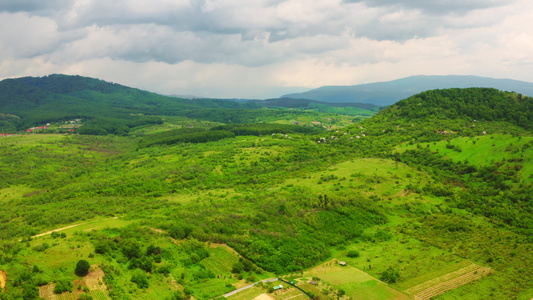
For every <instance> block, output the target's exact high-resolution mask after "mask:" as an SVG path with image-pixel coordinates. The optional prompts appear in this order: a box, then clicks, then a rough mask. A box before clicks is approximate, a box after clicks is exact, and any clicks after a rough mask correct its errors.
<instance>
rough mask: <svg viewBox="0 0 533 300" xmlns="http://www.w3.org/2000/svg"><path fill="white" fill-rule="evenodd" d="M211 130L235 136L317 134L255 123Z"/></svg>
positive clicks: (311, 130) (307, 129) (299, 128)
mask: <svg viewBox="0 0 533 300" xmlns="http://www.w3.org/2000/svg"><path fill="white" fill-rule="evenodd" d="M211 130H227V131H231V132H233V133H234V134H235V135H237V136H240V135H255V136H261V135H269V134H273V133H283V134H286V133H296V132H297V133H318V132H319V130H318V129H316V128H313V127H305V126H300V125H289V124H272V123H256V124H228V125H220V126H215V127H213V128H211Z"/></svg>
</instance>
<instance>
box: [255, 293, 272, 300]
mask: <svg viewBox="0 0 533 300" xmlns="http://www.w3.org/2000/svg"><path fill="white" fill-rule="evenodd" d="M254 300H276V298H274V297H272V296H270V295H268V294H261V295H259V296H257V297H255V298H254Z"/></svg>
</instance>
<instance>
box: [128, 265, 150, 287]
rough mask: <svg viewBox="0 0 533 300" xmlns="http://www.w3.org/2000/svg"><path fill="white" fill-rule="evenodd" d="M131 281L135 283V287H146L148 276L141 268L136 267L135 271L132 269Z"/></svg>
mask: <svg viewBox="0 0 533 300" xmlns="http://www.w3.org/2000/svg"><path fill="white" fill-rule="evenodd" d="M131 282H133V283H135V284H137V287H138V288H140V289H146V288H148V277H147V276H146V273H145V272H144V271H143V270H141V269H136V270H135V271H133V275H132V276H131Z"/></svg>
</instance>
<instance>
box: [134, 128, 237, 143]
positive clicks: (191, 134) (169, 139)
mask: <svg viewBox="0 0 533 300" xmlns="http://www.w3.org/2000/svg"><path fill="white" fill-rule="evenodd" d="M233 137H235V134H234V133H233V132H230V131H227V130H209V131H208V130H205V129H201V128H184V129H174V130H169V131H166V132H162V133H158V134H154V135H151V136H147V137H145V138H144V139H142V140H141V142H139V147H140V148H145V147H150V146H153V145H172V144H179V143H195V144H196V143H207V142H214V141H218V140H222V139H227V138H233Z"/></svg>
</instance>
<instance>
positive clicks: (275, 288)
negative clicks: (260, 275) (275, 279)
mask: <svg viewBox="0 0 533 300" xmlns="http://www.w3.org/2000/svg"><path fill="white" fill-rule="evenodd" d="M282 288H283V285H281V284H280V285H276V286H275V287H274V291H277V290H281V289H282Z"/></svg>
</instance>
